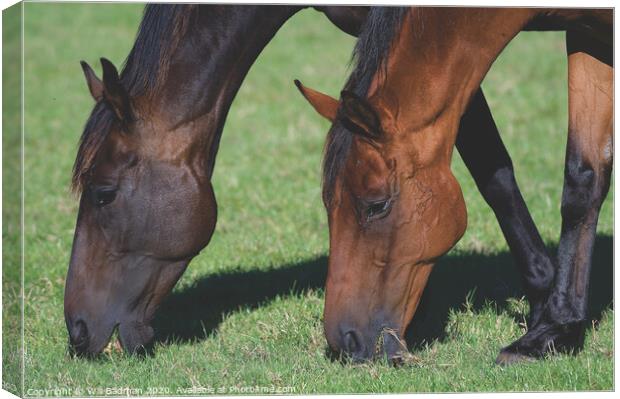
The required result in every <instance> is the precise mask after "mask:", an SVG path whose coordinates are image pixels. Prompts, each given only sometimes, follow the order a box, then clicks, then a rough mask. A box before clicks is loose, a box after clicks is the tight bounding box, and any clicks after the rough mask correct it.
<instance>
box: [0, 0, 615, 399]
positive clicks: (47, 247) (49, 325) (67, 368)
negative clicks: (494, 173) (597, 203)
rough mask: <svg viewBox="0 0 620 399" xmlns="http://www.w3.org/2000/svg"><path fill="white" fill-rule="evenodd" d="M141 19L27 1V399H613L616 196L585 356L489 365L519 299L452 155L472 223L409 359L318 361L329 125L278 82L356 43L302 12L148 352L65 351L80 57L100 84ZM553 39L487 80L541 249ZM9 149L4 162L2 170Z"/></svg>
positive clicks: (236, 120) (550, 215) (256, 83)
mask: <svg viewBox="0 0 620 399" xmlns="http://www.w3.org/2000/svg"><path fill="white" fill-rule="evenodd" d="M140 14H141V6H140V5H137V4H122V5H119V4H51V3H26V4H25V97H26V102H25V109H26V114H25V176H26V180H25V192H24V195H25V226H24V228H25V231H24V233H25V259H24V262H25V276H26V277H25V282H24V283H25V284H24V295H25V309H24V312H25V316H26V318H25V331H24V333H25V377H24V381H25V393H26V394H27V395H29V396H41V395H45V396H48V395H54V394H57V393H61V394H62V395H63V396H64V395H90V394H101V393H103V394H105V393H115V392H114V391H106V389H115V388H116V389H118V388H122V387H124V388H132V389H135V390H134V391H133V392H132V393H134V394H136V393H141V394H148V393H150V394H168V395H171V394H173V395H174V394H181V393H184V392H187V391H182V389H185V388H188V387H192V386H195V387H203V388H204V389H205V390H206V391H203V392H207V393H208V392H210V391H209V389H210V388H212V389H214V390H215V391H214V392H215V393H218V392H220V393H221V392H224V393H229V394H232V393H238V392H240V390H242V389H244V387H246V388H247V387H256V386H259V387H266V388H267V389H271V388H270V387H280V388H281V390H282V391H286V390H288V391H289V392H294V393H341V392H431V391H432V392H445V391H532V390H533V391H539V390H554V391H557V390H610V389H612V388H613V310H612V309H611V305H612V304H611V302H612V284H613V280H612V266H613V256H612V247H613V235H612V234H613V207H612V204H613V195H611V194H610V196H609V197H608V199H607V200H606V202H605V204H604V206H603V209H602V212H601V216H600V223H599V229H598V238H597V242H596V248H595V259H594V267H593V277H592V279H593V280H592V284H591V292H592V296H591V298H592V306H591V308H592V309H591V310H592V316H593V317H594V318H595V319H596V320H597V321H598V322H597V323H596V328H593V329H590V331H589V332H588V336H587V340H586V346H585V350H584V351H583V353H581V354H580V355H579V356H577V357H571V356H567V355H561V356H556V357H553V358H550V359H547V360H543V361H539V362H535V363H531V364H520V365H515V366H512V367H509V368H500V367H497V366H494V364H493V361H494V359H495V356H496V355H497V352H498V350H499V349H500V348H501V347H502V346H504V345H506V344H508V343H510V342H512V341H513V340H514V339H516V338H517V337H518V336H520V335H521V334H522V333H523V331H524V328H525V326H524V325H523V324H519V322H520V321H522V320H523V316H524V313H525V312H526V306H525V305H524V301H523V300H522V292H521V289H520V287H519V283H518V279H517V274H516V269H515V265H514V262H513V260H512V258H511V256H510V254H509V252H508V249H507V246H506V244H505V241H504V239H503V237H502V235H501V232H500V229H499V227H498V225H497V222H496V220H495V218H494V216H493V214H492V212H491V210H490V209H489V208H488V206H487V205H486V204H485V203H484V201H483V200H482V198H481V196H480V195H479V194H478V192H477V190H476V188H475V185H474V183H473V180H472V179H471V177H470V176H469V174H468V172H467V171H466V169H465V167H464V166H463V164H462V162H461V160H460V158H459V157H458V155H455V157H454V171H455V174H456V176H457V178H458V180H459V181H460V183H461V185H462V188H463V191H464V195H465V199H466V202H467V208H468V213H469V227H468V230H467V233H466V234H465V236H464V237H463V239H462V240H461V241H460V243H459V244H458V245H457V247H456V248H455V249H453V250H452V251H451V252H450V253H449V254H448V255H446V256H445V257H444V258H443V259H442V260H441V261H440V262H439V264H438V265H437V266H436V268H435V270H434V272H433V274H432V276H431V281H430V283H429V285H428V287H427V290H426V292H425V295H424V297H423V299H422V303H421V307H420V310H419V311H418V314H417V315H416V317H415V319H414V322H413V324H412V327H411V328H410V333H409V342H410V344H411V347H412V348H411V349H412V357H411V358H410V359H409V360H408V362H407V364H406V365H405V366H404V367H400V368H392V367H389V366H388V365H387V364H384V363H381V362H379V363H374V364H363V365H343V364H341V363H339V362H336V361H333V360H330V358H329V357H328V356H326V353H325V350H326V341H325V339H324V337H323V332H322V324H321V316H322V303H323V288H322V285H323V282H324V278H325V273H326V254H327V250H328V241H327V225H326V217H325V211H324V210H323V207H322V204H321V199H320V163H321V150H322V145H323V141H324V136H325V133H326V131H327V129H328V125H327V123H325V122H323V121H322V120H321V118H319V117H318V116H317V115H316V114H315V113H314V111H313V110H311V109H310V108H309V107H308V105H307V104H306V102H305V101H304V100H303V99H302V98H301V97H300V96H299V94H298V93H297V91H296V89H295V88H294V86H293V84H292V80H293V79H294V78H299V79H301V80H302V81H303V82H304V83H306V84H308V85H309V86H311V87H314V88H317V89H319V90H322V91H325V92H328V93H330V94H334V95H335V94H337V93H338V92H339V90H340V88H341V87H342V85H343V82H344V80H345V79H346V77H347V74H348V69H347V65H348V60H349V57H350V51H351V49H352V46H353V44H354V39H353V38H351V37H349V36H346V35H345V34H343V33H340V32H339V31H338V30H337V29H336V28H334V27H333V26H332V25H331V24H330V23H329V22H328V21H327V19H326V18H324V17H323V16H322V15H321V14H319V13H317V12H315V11H312V10H307V11H304V12H301V13H299V14H298V15H296V16H295V17H293V18H292V19H291V20H290V21H289V22H288V23H287V24H286V25H285V26H284V27H283V29H282V30H281V31H280V32H279V33H278V35H277V36H276V38H275V39H274V40H273V42H272V43H270V44H269V46H268V47H267V48H266V49H265V51H264V52H263V54H262V55H261V56H260V58H259V59H258V61H257V63H256V64H255V65H254V66H253V68H252V70H251V71H250V73H249V75H248V77H247V78H246V80H245V82H244V84H243V86H242V89H241V91H240V93H239V94H238V96H237V98H236V99H235V102H234V104H233V106H232V109H231V112H230V114H229V116H228V121H227V124H226V127H225V130H224V135H223V138H222V142H221V145H220V152H219V155H218V161H217V167H216V171H215V175H214V185H215V191H216V195H217V199H218V204H219V218H218V225H217V228H216V232H215V235H214V237H213V239H212V241H211V243H210V245H209V246H208V247H207V248H206V249H205V250H204V251H203V252H202V253H201V255H200V256H199V257H197V258H196V259H195V260H194V261H193V262H192V264H191V265H190V267H189V268H188V270H187V272H186V273H185V275H184V276H183V277H182V279H181V281H180V282H179V284H178V285H177V286H176V288H175V289H174V292H173V293H172V295H171V296H170V297H169V298H168V300H167V301H166V302H165V303H164V304H163V305H162V307H161V309H160V310H159V312H158V315H157V319H156V321H155V326H156V330H157V344H156V347H155V351H154V355H153V356H150V357H147V358H135V357H129V356H126V355H124V354H121V353H116V352H112V353H110V354H108V355H105V356H104V357H103V358H102V359H99V360H96V361H88V360H82V359H73V358H70V357H69V356H68V354H67V351H66V343H67V332H66V329H65V324H64V319H63V290H64V279H65V274H66V271H67V265H68V261H69V253H70V248H71V241H72V235H73V229H74V223H75V218H76V212H77V199H76V198H75V197H73V196H72V195H71V194H70V191H69V181H70V176H71V166H72V163H73V158H74V155H75V152H76V144H77V140H78V138H79V135H80V133H81V129H82V126H83V124H84V122H85V121H86V118H87V116H88V113H89V111H90V109H91V107H92V100H91V98H90V96H89V94H88V90H87V88H86V85H85V83H84V79H83V76H82V72H81V69H80V66H79V63H78V62H79V60H80V59H85V60H86V61H88V62H89V63H90V64H91V65H96V66H97V68H96V69H97V71H98V73H100V68H99V64H98V62H97V60H98V58H99V57H100V56H106V57H108V58H109V59H111V60H112V61H114V62H115V63H116V64H117V65H119V64H121V63H122V61H123V59H124V57H125V56H126V55H127V53H128V51H129V49H130V47H131V44H132V43H133V38H134V34H135V31H136V29H137V26H138V23H139V20H140ZM5 21H6V20H5ZM5 25H6V22H5ZM563 38H564V35H563V34H562V33H523V34H521V35H519V36H518V37H517V38H516V39H515V40H514V41H513V42H512V43H511V44H510V45H509V47H508V49H507V50H506V51H505V52H504V53H503V54H502V56H501V57H500V59H499V60H498V61H497V62H496V64H495V65H494V66H493V68H492V70H491V72H490V74H489V75H488V77H487V78H486V80H485V82H484V89H485V93H486V94H487V98H488V101H489V103H490V105H491V108H492V110H493V113H494V117H495V119H496V121H497V124H498V126H499V128H500V131H501V132H502V136H503V138H504V140H505V142H506V145H507V147H508V149H509V151H510V153H511V155H512V157H513V161H514V164H515V168H516V174H517V180H518V181H519V183H520V184H521V189H522V191H523V196H524V197H525V199H526V201H527V203H528V205H529V207H530V210H531V211H532V214H533V218H534V220H535V221H536V223H537V225H538V227H539V229H540V232H541V234H542V236H543V238H544V240H545V241H546V242H547V243H548V245H549V246H550V247H552V248H553V249H555V248H556V246H557V240H558V237H559V228H560V208H559V204H560V196H561V189H562V178H563V162H564V161H563V160H564V148H565V141H566V121H567V115H566V112H567V110H566V109H567V106H566V103H567V99H566V97H567V96H566V57H565V53H564V44H563V43H564V40H563ZM8 39H11V38H8ZM12 40H19V38H18V37H13V38H12ZM15 137H17V138H15ZM15 137H13V138H12V139H10V138H6V139H5V140H4V141H3V145H4V146H5V160H12V163H10V164H9V163H6V161H5V165H4V167H5V169H4V171H5V172H4V173H5V176H7V175H9V174H10V173H11V172H12V171H13V172H15V171H17V166H18V165H17V160H18V159H19V157H18V155H17V157H15V154H16V152H15V151H17V149H16V145H17V144H18V143H19V140H18V136H15ZM11 140H12V141H11ZM11 149H12V151H13V157H10V158H6V157H7V155H6V154H7V150H11ZM17 154H18V153H17ZM5 181H7V180H5ZM7 182H8V181H7ZM7 187H9V186H8V183H7V186H5V187H4V188H5V192H6V189H7ZM10 187H12V188H13V189H15V188H16V187H19V183H18V182H17V183H14V184H13V185H12V186H10ZM611 192H612V193H613V187H612V191H611ZM7 198H8V194H6V196H5V202H4V203H5V215H3V217H11V215H13V217H14V216H15V214H16V213H15V212H18V209H19V208H18V207H16V206H15V205H13V206H10V205H9V207H8V208H7V205H6V204H7V201H8V200H9V199H10V198H9V199H7ZM13 198H17V197H13ZM13 204H15V201H14V202H13ZM10 212H12V213H10ZM5 220H6V219H5ZM11 220H13V221H15V219H11ZM5 226H8V227H5V229H4V230H3V240H4V251H5V254H4V262H5V263H4V270H3V276H4V281H3V290H4V293H3V300H4V306H5V309H4V310H5V312H4V320H3V321H4V331H3V333H4V347H3V360H4V365H3V373H4V381H3V384H4V387H5V388H6V389H11V390H15V389H16V387H18V386H19V384H20V376H19V373H20V370H21V366H20V365H19V354H18V353H17V350H16V348H17V347H18V346H17V343H18V340H19V334H20V331H19V325H20V321H19V319H18V318H17V315H18V313H19V301H18V293H19V282H18V277H19V253H18V245H17V243H18V234H19V231H18V230H17V229H15V228H10V227H11V226H9V225H7V224H6V223H5ZM46 389H47V390H48V391H45V390H46ZM54 389H57V390H56V391H54ZM98 389H100V390H98ZM218 389H223V391H218ZM60 390H62V391H60ZM116 393H118V392H116ZM121 393H122V392H121Z"/></svg>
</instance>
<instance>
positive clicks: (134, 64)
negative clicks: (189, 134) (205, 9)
mask: <svg viewBox="0 0 620 399" xmlns="http://www.w3.org/2000/svg"><path fill="white" fill-rule="evenodd" d="M196 12H197V6H196V5H165V4H149V5H147V6H146V7H145V8H144V14H143V17H142V22H141V23H140V28H139V30H138V34H137V36H136V40H135V42H134V45H133V47H132V49H131V51H130V52H129V55H128V56H127V58H126V60H125V63H124V67H123V70H122V72H121V75H120V77H121V82H122V84H123V86H124V87H125V90H127V92H128V94H129V97H130V98H133V97H136V96H140V95H144V94H150V93H155V92H156V91H157V89H158V88H159V86H160V84H161V82H162V81H163V80H164V79H165V76H166V73H167V69H168V62H169V61H170V58H171V56H172V52H173V51H174V49H175V48H176V47H177V45H178V43H179V40H181V39H182V38H183V36H184V35H185V34H186V32H187V31H188V29H189V27H190V25H191V22H192V21H193V20H194V18H193V16H194V15H195V14H196ZM115 121H116V117H115V115H114V112H113V111H112V110H111V109H110V107H109V106H108V104H107V103H106V102H105V101H100V102H98V103H97V104H96V105H95V107H94V108H93V111H92V112H91V114H90V117H89V118H88V121H87V122H86V126H85V127H84V131H83V133H82V137H81V138H80V144H79V149H78V153H77V157H76V159H75V163H74V165H73V179H72V187H73V189H74V190H75V191H77V192H80V191H81V190H83V185H84V183H85V180H86V178H87V176H88V175H89V173H90V171H91V170H92V167H93V163H94V160H95V156H96V155H97V152H98V150H99V149H100V148H101V145H102V144H103V142H104V141H105V139H106V137H107V136H108V134H109V133H110V131H111V129H112V126H113V125H114V123H115Z"/></svg>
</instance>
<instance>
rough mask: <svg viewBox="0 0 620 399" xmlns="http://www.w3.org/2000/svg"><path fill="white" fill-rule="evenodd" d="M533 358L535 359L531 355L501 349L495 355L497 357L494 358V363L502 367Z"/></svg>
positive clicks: (531, 360)
mask: <svg viewBox="0 0 620 399" xmlns="http://www.w3.org/2000/svg"><path fill="white" fill-rule="evenodd" d="M534 360H536V359H535V358H533V357H531V356H527V355H522V354H520V353H515V352H509V351H501V352H500V353H499V355H497V359H495V364H497V365H498V366H502V367H504V366H510V365H511V364H515V363H523V362H533V361H534Z"/></svg>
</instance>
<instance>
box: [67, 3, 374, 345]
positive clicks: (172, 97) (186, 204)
mask: <svg viewBox="0 0 620 399" xmlns="http://www.w3.org/2000/svg"><path fill="white" fill-rule="evenodd" d="M302 8H303V7H289V6H208V5H148V6H147V7H146V8H145V12H144V17H143V19H142V22H141V24H140V29H139V33H138V36H137V38H136V41H135V43H134V46H133V48H132V50H131V52H130V54H129V56H128V58H127V60H126V64H125V68H124V70H123V72H122V73H121V74H120V76H119V74H118V72H117V70H116V68H115V67H114V65H113V64H112V63H111V62H109V61H108V60H106V59H101V64H102V67H103V79H102V80H100V79H99V78H98V77H97V76H96V75H95V73H94V71H93V70H92V68H91V67H90V66H89V65H88V64H86V63H85V62H82V68H83V70H84V74H85V76H86V81H87V84H88V88H89V90H90V93H91V94H92V97H93V98H94V99H95V101H96V105H95V107H94V109H93V111H92V113H91V115H90V117H89V119H88V121H87V123H86V126H85V129H84V132H83V134H82V138H81V141H80V146H79V150H78V155H77V158H76V161H75V165H74V175H73V187H74V189H75V190H76V191H77V192H79V193H81V198H80V205H79V211H78V217H77V224H76V229H75V236H74V240H73V249H72V253H71V260H70V265H69V271H68V274H67V281H66V287H65V321H66V325H67V329H68V332H69V343H70V348H71V350H72V351H73V352H75V353H77V354H80V355H94V354H97V353H99V352H101V351H102V350H103V348H104V347H105V345H106V344H107V342H108V341H109V339H110V336H111V334H112V332H113V330H114V328H115V327H116V326H118V328H119V336H120V342H121V344H122V346H123V347H124V349H125V350H127V351H128V352H135V351H136V350H137V349H139V348H141V347H143V346H144V345H145V344H147V343H148V342H149V341H151V339H152V337H153V329H152V327H151V326H150V322H151V319H152V318H153V315H154V312H155V309H156V308H157V307H158V305H159V304H160V303H161V301H162V299H163V298H164V297H165V296H166V295H167V294H168V293H169V292H170V291H171V290H172V287H173V286H174V285H175V283H176V282H177V280H178V279H179V278H180V276H181V275H182V273H183V272H184V270H185V269H186V267H187V265H188V263H189V262H190V260H191V259H192V258H193V257H194V256H196V255H197V254H198V253H199V251H200V250H202V249H203V248H204V247H205V246H206V245H207V244H208V242H209V240H210V238H211V235H212V234H213V230H214V227H215V222H216V202H215V196H214V193H213V188H212V186H211V175H212V173H213V168H214V164H215V155H216V153H217V149H218V143H219V139H220V136H221V133H222V128H223V125H224V121H225V118H226V114H227V112H228V110H229V108H230V105H231V103H232V100H233V98H234V96H235V94H236V92H237V91H238V89H239V86H240V85H241V83H242V81H243V79H244V77H245V75H246V74H247V72H248V70H249V68H250V66H251V65H252V64H253V62H254V61H255V59H256V58H257V57H258V55H259V54H260V52H261V50H262V49H263V48H264V47H265V45H266V44H267V43H268V42H269V41H270V40H271V39H272V37H273V36H274V34H275V33H276V32H277V31H278V29H279V28H280V27H281V26H282V24H284V22H285V21H286V20H288V19H289V18H290V17H291V16H292V15H294V14H295V13H296V12H297V11H299V10H301V9H302ZM317 8H318V9H320V11H323V12H324V13H325V14H326V15H327V16H328V18H329V19H330V20H331V21H332V22H333V23H334V24H336V25H337V26H338V27H340V29H342V30H344V31H345V32H348V33H350V34H356V33H357V30H358V29H359V27H360V25H361V22H363V21H364V19H365V16H366V13H367V8H366V7H317Z"/></svg>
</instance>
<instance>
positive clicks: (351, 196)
mask: <svg viewBox="0 0 620 399" xmlns="http://www.w3.org/2000/svg"><path fill="white" fill-rule="evenodd" d="M525 29H528V30H548V29H549V30H551V29H552V30H557V29H561V30H566V31H567V34H566V42H567V53H568V69H569V72H568V89H569V129H568V145H567V151H566V165H565V178H564V190H563V195H562V206H561V214H562V229H561V237H560V244H559V248H558V254H557V258H556V259H552V258H550V257H549V255H548V254H547V251H546V250H545V247H544V245H543V243H542V240H541V239H540V235H539V233H538V231H537V230H536V227H535V225H534V224H533V222H532V220H531V217H530V215H529V213H528V211H527V208H526V207H525V205H524V203H523V199H522V198H521V195H520V194H519V191H518V188H517V186H516V183H515V180H514V175H513V171H512V165H511V163H510V158H509V157H508V155H507V153H506V151H505V149H504V147H503V145H502V144H501V141H500V140H499V138H498V137H497V135H496V129H495V127H494V125H493V122H492V119H485V118H483V117H481V114H478V113H473V112H471V110H472V107H474V108H476V109H478V110H480V109H484V108H485V107H486V104H485V102H484V97H483V96H482V93H481V92H480V91H479V86H480V83H481V81H482V79H483V78H484V76H485V75H486V73H487V71H488V70H489V68H490V67H491V64H492V63H493V62H494V60H495V59H496V58H497V56H498V55H499V54H500V53H501V51H502V50H503V49H504V47H505V46H506V45H507V44H508V43H509V42H510V41H511V40H512V38H514V37H515V36H516V35H517V34H518V33H519V32H520V31H522V30H525ZM612 31H613V17H612V11H611V10H602V9H600V10H575V9H560V10H554V9H541V8H536V9H528V8H519V9H510V8H493V9H485V8H472V9H463V8H424V7H421V8H389V7H388V8H376V9H373V10H372V11H371V12H370V14H369V16H368V20H367V22H366V25H365V27H364V29H363V31H362V33H361V35H360V38H359V40H358V43H357V45H356V48H355V56H356V58H357V64H356V67H355V69H354V71H353V72H352V75H351V77H350V78H349V80H348V82H347V84H346V86H345V89H344V90H343V91H342V92H341V95H340V99H339V100H336V99H334V98H332V97H329V96H327V95H325V94H322V93H319V92H317V91H315V90H312V89H309V88H306V87H304V86H303V85H301V83H299V82H296V84H297V86H298V88H299V89H300V91H301V93H302V94H303V95H304V97H305V98H306V99H307V100H308V101H309V102H310V103H311V104H312V105H313V107H314V108H315V109H316V111H317V112H318V113H319V114H321V115H322V116H324V117H325V118H327V119H329V120H330V121H332V123H333V124H332V127H331V129H330V131H329V134H328V137H327V143H326V147H325V159H324V172H323V173H324V176H323V178H324V182H323V200H324V203H325V206H326V209H327V214H328V221H329V232H330V253H329V266H328V275H327V283H326V293H325V296H326V298H325V311H324V326H325V333H326V337H327V340H328V342H329V344H330V346H331V347H332V348H333V349H335V350H338V351H341V352H344V353H346V354H348V355H349V356H350V357H351V358H353V359H354V360H365V359H371V358H374V357H376V356H377V355H381V356H387V357H388V358H389V359H392V360H393V361H398V360H399V358H400V356H401V355H400V354H401V350H402V348H403V341H404V340H403V334H404V332H405V329H406V327H407V325H408V324H409V322H410V321H411V319H412V317H413V315H414V312H415V310H416V307H417V305H418V302H419V300H420V296H421V294H422V291H423V289H424V286H425V284H426V282H427V279H428V276H429V273H430V272H431V269H432V267H433V264H434V263H435V262H436V260H437V258H438V257H440V256H442V255H443V254H445V253H446V252H447V251H448V250H449V249H450V248H452V247H453V246H454V245H455V243H456V242H457V241H458V240H459V239H460V238H461V236H462V235H463V233H464V232H465V228H466V225H467V214H466V208H465V203H464V200H463V196H462V193H461V189H460V187H459V184H458V183H457V181H456V179H455V177H454V176H453V174H452V172H451V170H450V162H451V159H452V152H453V148H454V145H455V144H457V147H458V148H459V150H460V152H461V154H462V155H463V157H464V159H465V160H466V162H467V166H468V168H469V169H470V171H471V172H472V174H473V175H474V178H475V180H476V183H477V185H478V187H479V189H480V191H481V192H482V194H483V196H484V198H485V199H486V201H487V202H488V203H489V205H490V206H491V207H492V209H493V211H494V212H495V214H496V216H497V219H498V221H499V224H500V226H501V228H502V231H503V233H504V235H505V237H506V239H507V242H508V245H509V246H510V249H511V251H512V253H513V254H514V256H515V257H516V260H517V264H518V265H519V267H520V271H521V274H522V280H523V285H524V287H525V291H526V294H527V296H528V300H529V302H530V305H531V307H530V320H529V321H530V322H529V326H530V327H529V329H528V331H527V333H526V334H525V335H524V336H522V337H521V338H520V339H518V340H517V341H516V342H514V343H513V344H511V345H509V346H508V347H505V348H503V349H502V350H501V352H500V354H499V356H498V358H497V362H498V363H500V364H508V363H512V362H515V361H519V360H524V359H531V358H538V357H541V356H543V355H545V354H546V353H550V352H552V351H553V350H558V351H577V350H579V349H580V348H581V347H582V345H583V338H584V331H585V327H586V324H587V323H586V320H587V315H586V305H587V294H588V280H589V273H590V267H591V258H592V248H593V243H594V238H595V234H596V224H597V220H598V214H599V209H600V206H601V204H602V202H603V200H604V198H605V196H606V194H607V191H608V189H609V180H610V174H611V167H612V153H613V138H612V125H613V65H612V62H611V60H612V57H611V54H612ZM468 104H469V111H468V110H467V106H468ZM483 114H484V113H483ZM487 114H488V113H487ZM482 116H484V115H482ZM459 124H460V126H461V133H459V135H458V137H457V132H458V130H459ZM464 125H467V126H468V128H467V129H465V131H466V136H462V133H463V131H464V129H463V126H464ZM476 127H477V128H478V131H476ZM467 160H469V161H467ZM378 338H382V341H383V351H382V352H379V353H377V352H378V351H377V350H376V343H377V340H378Z"/></svg>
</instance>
